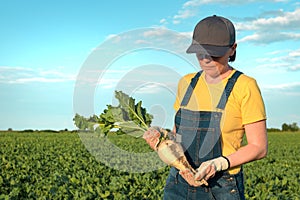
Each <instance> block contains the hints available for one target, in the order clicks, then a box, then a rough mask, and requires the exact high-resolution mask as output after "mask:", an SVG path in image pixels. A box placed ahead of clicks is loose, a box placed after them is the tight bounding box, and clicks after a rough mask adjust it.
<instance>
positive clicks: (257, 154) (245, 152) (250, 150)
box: [195, 120, 268, 180]
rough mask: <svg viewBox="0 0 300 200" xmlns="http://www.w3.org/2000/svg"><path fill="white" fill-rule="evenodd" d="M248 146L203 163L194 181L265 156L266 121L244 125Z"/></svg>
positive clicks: (266, 143)
mask: <svg viewBox="0 0 300 200" xmlns="http://www.w3.org/2000/svg"><path fill="white" fill-rule="evenodd" d="M245 131H246V136H247V141H248V144H247V145H245V146H243V147H241V148H240V149H239V150H238V151H236V152H235V153H233V154H231V155H229V156H226V158H225V157H223V156H221V157H218V158H215V159H212V160H208V161H206V162H203V163H202V164H201V165H200V167H199V168H198V169H197V173H196V175H195V179H196V180H201V179H205V180H208V179H209V178H211V177H213V176H214V175H215V173H216V172H217V171H222V170H227V169H228V167H229V163H230V167H235V166H238V165H241V164H244V163H247V162H251V161H254V160H258V159H261V158H263V157H265V156H266V155H267V151H268V139H267V131H266V120H262V121H258V122H254V123H251V124H247V125H245ZM228 161H229V162H228Z"/></svg>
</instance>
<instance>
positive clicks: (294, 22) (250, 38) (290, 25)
mask: <svg viewBox="0 0 300 200" xmlns="http://www.w3.org/2000/svg"><path fill="white" fill-rule="evenodd" d="M235 26H236V30H237V31H239V32H242V31H248V32H249V31H250V32H253V33H248V35H247V36H245V37H243V38H242V39H240V40H239V42H254V43H257V44H268V43H272V42H279V41H286V40H299V39H300V33H299V31H300V9H299V8H298V9H296V10H294V11H293V12H282V11H280V14H279V16H275V17H270V18H258V19H254V20H249V21H244V22H239V23H236V24H235ZM249 34H251V35H249Z"/></svg>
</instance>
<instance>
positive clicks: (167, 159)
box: [156, 139, 208, 186]
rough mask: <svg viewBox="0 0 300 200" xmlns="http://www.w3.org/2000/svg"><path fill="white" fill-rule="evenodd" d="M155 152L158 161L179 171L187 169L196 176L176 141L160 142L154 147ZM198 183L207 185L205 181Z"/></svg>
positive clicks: (166, 140)
mask: <svg viewBox="0 0 300 200" xmlns="http://www.w3.org/2000/svg"><path fill="white" fill-rule="evenodd" d="M156 151H157V154H158V156H159V157H160V159H161V160H162V161H163V162H164V163H166V164H168V165H170V166H173V167H175V168H176V169H178V170H180V171H184V170H187V169H189V170H190V171H191V172H193V174H194V175H195V174H196V171H195V169H194V168H193V167H192V166H191V165H190V164H189V162H188V160H187V159H186V157H185V155H184V150H183V148H182V146H181V144H179V143H177V142H176V141H173V140H169V139H165V140H162V141H161V142H160V143H159V144H158V145H157V147H156ZM199 183H201V185H202V184H204V185H206V186H207V185H208V183H207V181H206V180H204V179H202V180H200V181H199Z"/></svg>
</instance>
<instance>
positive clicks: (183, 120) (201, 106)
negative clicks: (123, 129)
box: [145, 15, 267, 200]
mask: <svg viewBox="0 0 300 200" xmlns="http://www.w3.org/2000/svg"><path fill="white" fill-rule="evenodd" d="M236 48H237V44H236V42H235V28H234V26H233V24H232V22H231V21H230V20H228V19H226V18H223V17H220V16H215V15H214V16H211V17H207V18H205V19H203V20H201V21H200V22H199V23H198V24H197V25H196V27H195V29H194V33H193V42H192V44H191V46H190V47H189V48H188V49H187V53H195V54H196V56H197V58H198V61H199V64H200V67H201V69H202V70H201V71H199V72H198V73H194V74H188V75H185V76H184V77H183V78H182V79H181V80H180V81H179V84H178V92H177V98H176V101H175V104H174V108H175V110H176V116H175V126H174V130H173V131H174V132H175V133H176V137H179V136H180V137H179V138H181V145H182V146H183V148H184V150H185V155H186V157H187V159H188V161H189V163H190V164H191V166H192V167H193V168H194V169H196V171H197V173H196V174H193V173H192V172H191V171H189V170H186V171H178V170H177V169H175V168H174V167H172V168H171V170H170V174H169V176H168V179H167V181H166V186H165V190H164V199H177V200H179V199H245V198H244V185H243V171H242V167H241V165H242V164H245V163H247V162H250V161H254V160H258V159H261V158H263V157H265V156H266V154H267V133H266V114H265V107H264V103H263V99H262V97H261V94H260V90H259V88H258V86H257V84H256V81H255V80H254V79H253V78H251V77H249V76H246V75H244V74H242V73H241V72H239V71H237V70H235V69H234V68H233V67H231V66H230V65H229V63H228V62H232V61H234V60H235V56H236ZM244 134H246V138H247V144H246V145H245V146H241V143H242V139H243V136H244ZM145 135H147V137H145V138H147V139H146V140H147V142H148V143H149V145H150V146H151V147H153V145H154V142H153V141H155V140H157V136H158V134H157V133H155V131H153V130H151V131H147V132H146V133H145ZM149 135H152V138H151V137H150V138H149ZM202 179H205V180H206V181H207V182H208V186H206V185H201V182H200V181H199V180H202Z"/></svg>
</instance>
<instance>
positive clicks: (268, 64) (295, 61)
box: [255, 49, 300, 71]
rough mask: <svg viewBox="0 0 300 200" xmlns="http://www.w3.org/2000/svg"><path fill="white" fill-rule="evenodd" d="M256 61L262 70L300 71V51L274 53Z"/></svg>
mask: <svg viewBox="0 0 300 200" xmlns="http://www.w3.org/2000/svg"><path fill="white" fill-rule="evenodd" d="M255 61H256V62H257V63H258V68H260V69H262V68H265V69H283V70H287V71H300V49H296V50H278V51H272V52H269V53H266V54H265V55H264V56H263V57H262V58H257V59H256V60H255Z"/></svg>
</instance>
